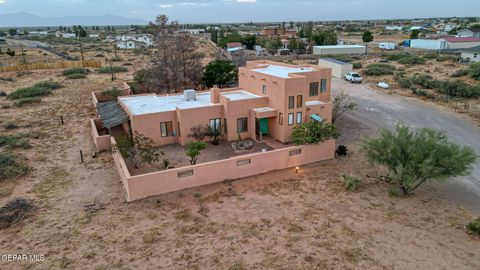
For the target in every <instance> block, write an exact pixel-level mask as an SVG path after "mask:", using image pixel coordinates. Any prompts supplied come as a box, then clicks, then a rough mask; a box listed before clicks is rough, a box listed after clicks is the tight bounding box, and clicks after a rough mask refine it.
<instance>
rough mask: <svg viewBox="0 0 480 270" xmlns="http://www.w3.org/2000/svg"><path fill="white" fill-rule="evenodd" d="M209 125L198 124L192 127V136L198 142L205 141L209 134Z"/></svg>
mask: <svg viewBox="0 0 480 270" xmlns="http://www.w3.org/2000/svg"><path fill="white" fill-rule="evenodd" d="M209 128H210V126H209V125H203V124H198V125H194V126H193V127H192V128H190V132H192V133H191V134H190V137H192V138H194V139H195V140H196V141H197V142H201V141H203V139H205V137H206V136H208V129H209Z"/></svg>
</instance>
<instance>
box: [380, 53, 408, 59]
mask: <svg viewBox="0 0 480 270" xmlns="http://www.w3.org/2000/svg"><path fill="white" fill-rule="evenodd" d="M410 56H412V55H411V54H410V53H390V54H388V55H387V57H386V58H387V60H389V61H398V60H400V59H402V58H405V57H410Z"/></svg>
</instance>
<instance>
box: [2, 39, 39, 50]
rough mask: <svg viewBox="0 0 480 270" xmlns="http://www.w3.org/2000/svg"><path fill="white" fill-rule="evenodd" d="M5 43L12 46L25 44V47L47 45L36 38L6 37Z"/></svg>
mask: <svg viewBox="0 0 480 270" xmlns="http://www.w3.org/2000/svg"><path fill="white" fill-rule="evenodd" d="M7 43H8V44H11V45H14V46H22V45H23V46H25V47H27V48H37V47H48V44H46V43H44V42H40V41H36V40H27V39H7Z"/></svg>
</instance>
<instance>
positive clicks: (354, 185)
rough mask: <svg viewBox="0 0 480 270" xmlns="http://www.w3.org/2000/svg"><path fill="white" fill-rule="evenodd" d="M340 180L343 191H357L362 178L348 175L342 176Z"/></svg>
mask: <svg viewBox="0 0 480 270" xmlns="http://www.w3.org/2000/svg"><path fill="white" fill-rule="evenodd" d="M342 179H343V183H344V184H345V189H347V190H348V191H355V190H357V189H358V188H359V187H360V184H361V182H362V178H360V177H358V176H355V175H349V174H343V175H342Z"/></svg>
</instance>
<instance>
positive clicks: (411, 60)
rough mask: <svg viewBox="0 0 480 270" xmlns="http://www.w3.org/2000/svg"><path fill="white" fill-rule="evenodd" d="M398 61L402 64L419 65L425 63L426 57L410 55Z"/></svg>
mask: <svg viewBox="0 0 480 270" xmlns="http://www.w3.org/2000/svg"><path fill="white" fill-rule="evenodd" d="M398 62H399V63H400V64H402V65H418V64H425V59H423V58H422V57H419V56H416V55H410V56H407V57H403V58H401V59H399V60H398Z"/></svg>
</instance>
